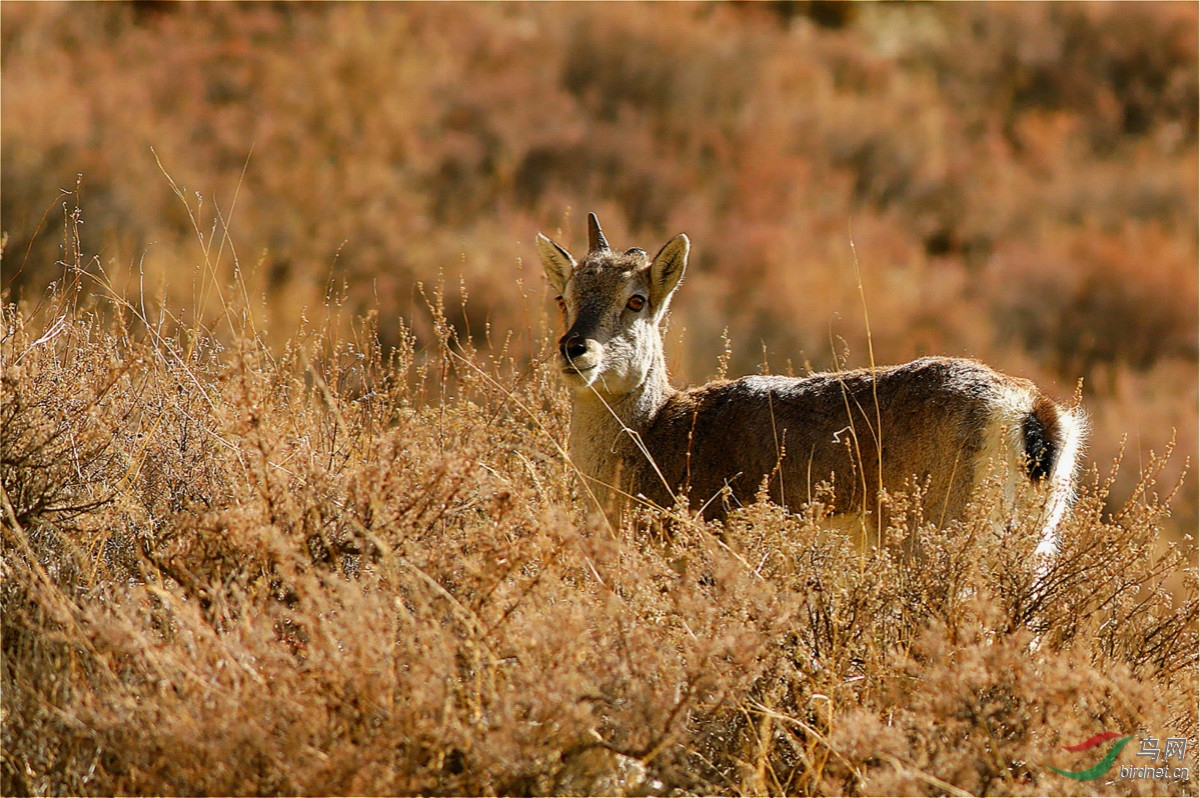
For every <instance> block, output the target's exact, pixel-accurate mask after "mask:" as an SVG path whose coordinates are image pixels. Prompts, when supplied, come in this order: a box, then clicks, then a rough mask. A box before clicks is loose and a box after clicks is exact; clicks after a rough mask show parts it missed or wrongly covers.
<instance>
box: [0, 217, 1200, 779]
mask: <svg viewBox="0 0 1200 798" xmlns="http://www.w3.org/2000/svg"><path fill="white" fill-rule="evenodd" d="M66 237H67V240H68V241H69V242H70V241H72V240H73V231H72V228H70V227H68V230H67V233H66ZM71 248H72V249H73V250H75V251H78V248H77V247H75V246H74V245H72V247H71ZM87 265H88V264H87V262H86V261H85V260H79V261H77V262H76V263H75V264H74V266H73V267H72V269H70V270H68V271H67V272H66V274H65V276H64V279H63V280H62V281H61V282H60V283H58V284H57V285H56V287H55V289H54V290H53V291H52V292H51V293H50V294H48V295H47V296H46V297H45V299H44V301H42V302H41V303H40V304H39V305H38V306H36V307H34V306H31V305H23V306H15V305H6V306H5V307H4V309H3V331H2V349H0V357H2V365H3V369H4V372H3V375H4V376H3V380H4V383H3V404H2V411H0V416H2V417H0V423H2V425H3V430H4V438H3V451H2V456H3V474H2V479H3V488H4V493H3V499H4V506H3V508H0V509H2V511H3V519H2V523H0V528H2V530H3V536H4V537H3V555H4V558H3V568H4V573H3V587H2V588H0V590H2V593H0V612H2V613H3V616H2V621H3V654H4V657H3V686H4V689H3V711H4V727H3V743H4V744H3V751H4V753H3V759H2V766H3V770H2V776H3V785H2V789H3V792H4V793H5V794H80V795H85V794H86V795H91V794H96V795H100V794H114V793H121V794H151V793H158V794H162V793H172V794H196V793H205V794H207V793H222V794H259V793H272V794H279V793H283V794H296V793H305V794H400V793H438V794H496V793H499V794H538V793H541V794H545V793H607V794H618V793H619V794H645V793H651V794H684V793H724V794H758V793H763V792H770V793H784V792H786V793H798V794H831V793H833V794H836V793H848V794H875V793H892V794H912V793H918V794H925V793H946V792H955V791H959V790H961V791H966V792H970V793H976V794H981V793H990V794H995V793H1013V794H1046V793H1075V792H1079V791H1081V790H1086V791H1088V792H1091V791H1096V792H1100V793H1105V794H1109V793H1112V794H1128V793H1131V792H1132V793H1137V792H1140V791H1148V792H1164V791H1165V792H1171V793H1179V794H1185V793H1188V792H1189V791H1190V790H1191V789H1192V787H1193V785H1194V782H1187V783H1180V782H1156V781H1152V780H1146V781H1136V780H1128V779H1125V780H1119V779H1115V778H1110V779H1109V780H1108V781H1100V782H1088V783H1086V785H1081V784H1079V783H1076V782H1072V781H1069V780H1067V779H1065V778H1063V777H1060V776H1057V775H1055V774H1054V773H1053V772H1051V771H1050V770H1049V765H1052V764H1054V765H1058V766H1065V767H1068V768H1070V767H1075V766H1076V763H1075V761H1072V760H1070V759H1069V757H1070V755H1068V754H1065V753H1064V752H1063V751H1062V750H1061V746H1063V745H1067V744H1072V743H1075V742H1078V741H1079V740H1082V739H1085V738H1086V737H1089V736H1091V735H1092V734H1094V733H1096V732H1098V731H1102V730H1114V729H1115V730H1119V731H1120V732H1121V733H1123V734H1133V735H1140V736H1158V737H1166V736H1187V737H1188V738H1189V749H1188V750H1189V758H1188V761H1187V764H1188V765H1189V766H1190V767H1192V768H1193V771H1192V772H1193V773H1195V772H1197V771H1196V770H1195V767H1196V757H1195V752H1196V750H1197V741H1196V739H1195V729H1196V728H1197V717H1196V705H1197V704H1196V702H1197V699H1198V696H1197V685H1196V680H1195V674H1196V667H1197V630H1196V617H1197V596H1196V572H1195V569H1194V568H1188V567H1187V566H1188V562H1187V555H1185V553H1184V552H1183V550H1181V549H1179V548H1177V547H1169V548H1167V549H1166V550H1165V551H1160V550H1159V548H1158V547H1157V544H1158V543H1159V541H1160V540H1161V525H1162V521H1163V518H1164V517H1165V516H1166V514H1167V512H1168V507H1169V502H1170V500H1171V496H1170V490H1167V492H1166V493H1163V492H1162V491H1163V490H1164V488H1168V489H1169V488H1170V485H1166V486H1164V485H1159V484H1158V482H1157V478H1158V475H1159V473H1160V470H1161V468H1162V466H1163V463H1164V462H1165V457H1166V455H1165V454H1164V457H1163V459H1159V460H1156V461H1154V462H1151V463H1148V464H1147V465H1146V467H1145V468H1144V469H1142V471H1141V481H1142V482H1141V484H1140V485H1139V488H1138V490H1137V491H1135V492H1134V493H1133V494H1132V495H1130V496H1128V497H1120V500H1119V502H1118V505H1119V507H1120V509H1119V511H1118V512H1116V513H1115V514H1110V513H1108V512H1107V511H1106V510H1105V506H1106V503H1108V504H1112V502H1109V501H1108V498H1109V497H1108V493H1109V488H1110V484H1111V482H1112V478H1111V477H1106V478H1105V479H1100V478H1099V476H1097V475H1096V474H1092V475H1091V476H1090V477H1088V478H1086V479H1085V487H1084V490H1083V495H1082V498H1081V500H1080V502H1079V504H1078V506H1077V508H1076V510H1075V512H1074V514H1073V516H1072V517H1071V519H1070V521H1069V524H1068V526H1067V528H1066V529H1065V540H1066V542H1065V547H1064V551H1063V555H1062V557H1061V558H1060V559H1059V560H1058V561H1057V563H1056V564H1055V565H1054V567H1053V568H1052V569H1050V570H1049V571H1048V572H1046V573H1044V574H1038V573H1037V572H1036V571H1035V569H1034V568H1033V566H1032V562H1031V559H1030V556H1029V554H1030V552H1032V550H1033V548H1034V546H1035V544H1036V535H1037V531H1036V530H1034V529H1030V528H1029V527H1028V524H1022V523H1019V522H1018V523H1014V524H1013V525H1012V526H1011V528H1008V529H1003V530H997V529H995V528H993V527H992V526H991V525H990V524H988V523H987V522H986V521H985V520H984V519H985V518H986V516H987V507H986V506H984V507H980V508H979V515H978V517H972V518H970V519H968V520H967V521H966V522H965V523H964V524H961V525H955V526H953V527H951V528H950V529H948V530H946V531H944V532H939V531H935V530H934V529H933V528H932V527H925V528H924V529H923V531H922V533H921V534H922V548H923V552H924V559H923V560H922V561H920V562H919V563H914V562H910V561H906V560H905V559H904V558H902V557H900V556H898V555H897V554H896V553H895V552H897V551H899V549H900V548H901V547H899V546H893V547H890V548H887V547H885V548H884V549H881V550H873V551H871V552H868V553H865V554H860V553H856V552H855V551H854V550H853V548H852V547H850V546H847V545H846V544H845V542H844V541H843V540H842V539H840V538H839V537H837V536H831V535H830V534H828V533H822V532H821V531H820V527H819V523H818V522H819V521H820V518H821V514H822V510H821V508H820V507H813V508H811V510H810V512H808V513H807V514H805V515H802V516H795V515H788V514H786V513H784V512H783V511H781V510H780V509H779V508H776V507H773V506H771V505H768V504H760V505H756V506H753V507H751V508H748V509H747V510H745V511H743V512H741V513H739V514H738V515H736V516H735V517H734V518H733V519H732V520H731V521H730V522H729V523H728V525H727V526H725V527H720V526H715V525H713V526H704V525H701V524H699V523H696V522H691V521H681V520H676V521H674V522H672V523H669V524H665V525H664V523H662V521H663V520H664V519H663V518H661V517H660V516H658V515H656V514H650V515H648V516H646V517H644V518H643V519H641V520H642V524H641V525H639V526H636V527H635V526H630V527H627V528H623V529H620V530H609V529H607V528H605V527H604V526H601V525H597V524H596V523H594V522H592V521H589V520H588V516H587V513H586V512H585V511H584V509H583V508H584V502H583V501H582V500H581V498H580V497H578V496H577V495H575V490H576V488H575V487H574V485H575V483H574V480H573V479H572V476H573V475H572V472H571V469H570V467H569V465H568V464H567V463H566V462H565V461H564V460H563V458H562V457H561V456H560V453H561V450H560V449H559V448H558V442H560V441H562V440H563V439H564V432H565V424H566V418H567V409H566V399H565V396H564V394H563V391H562V389H561V388H559V387H558V386H557V385H556V384H555V382H554V374H553V369H552V368H550V367H549V366H548V365H547V363H548V359H547V358H546V357H544V356H543V355H544V354H545V352H544V351H539V353H538V356H537V357H535V358H534V360H533V362H532V365H526V364H525V362H524V361H523V360H519V359H517V358H514V357H511V356H509V355H508V354H507V353H505V352H504V351H503V350H502V349H500V350H498V352H497V353H495V354H493V355H484V354H481V353H479V352H476V351H475V350H474V348H473V346H472V344H471V342H470V341H469V340H461V341H460V340H457V339H456V336H455V335H454V332H453V328H451V327H450V326H449V325H448V324H447V323H446V322H445V319H444V315H443V313H442V312H441V311H439V310H438V308H439V307H440V304H439V303H440V299H439V296H440V295H439V294H438V293H436V292H435V293H434V295H433V296H432V301H431V304H432V307H433V309H434V310H433V315H434V318H435V319H436V321H437V329H438V330H439V331H440V334H441V335H442V336H443V337H442V338H441V339H440V343H439V344H438V345H437V346H435V347H431V348H428V349H424V350H418V349H417V348H416V346H415V345H414V339H413V337H412V336H411V334H408V333H407V332H403V331H402V333H401V335H400V341H401V345H400V346H398V347H396V348H394V349H392V350H391V352H390V353H389V354H388V355H386V356H385V355H384V354H383V349H382V347H381V346H380V344H379V340H378V334H377V331H376V329H375V319H374V318H373V317H368V318H360V319H357V320H353V321H352V323H345V322H344V320H342V319H339V318H338V316H339V315H340V314H342V313H344V312H345V311H344V310H343V309H341V308H339V306H338V304H337V302H336V301H331V302H330V303H329V305H328V306H327V308H326V309H327V311H328V318H327V320H326V321H324V322H322V323H310V324H308V325H306V326H305V327H303V328H302V329H301V331H300V333H299V334H298V335H297V336H296V337H295V338H294V339H293V340H291V341H288V342H286V344H285V345H284V346H283V347H282V353H280V354H277V353H274V352H273V351H272V350H271V349H270V348H268V347H266V346H264V345H263V343H262V342H261V341H260V340H259V339H258V338H256V336H255V334H254V330H253V329H252V327H251V325H250V323H249V322H248V321H247V320H248V319H250V318H252V317H253V315H254V314H253V313H251V312H249V309H248V308H246V307H243V306H241V305H239V304H237V303H236V302H231V303H230V304H229V305H227V306H226V307H225V309H224V311H223V313H222V317H221V318H219V319H210V320H209V321H208V323H207V324H205V325H204V326H203V327H198V326H190V325H187V324H180V323H178V322H177V321H176V320H175V319H173V318H172V317H171V314H170V313H169V311H168V309H167V308H165V307H163V306H161V305H160V306H153V305H148V306H146V307H145V308H143V306H142V305H141V304H140V303H130V302H126V301H125V300H123V299H121V298H119V297H115V296H111V292H109V287H108V286H105V285H104V284H103V283H102V282H101V284H100V285H98V286H96V287H95V288H96V289H97V290H93V291H92V292H90V295H91V296H93V297H97V296H101V295H103V294H105V293H110V296H109V298H108V299H84V298H81V297H84V294H83V292H81V291H80V290H79V288H78V285H79V282H80V281H83V280H88V279H92V277H91V276H90V275H89V274H88V272H87V270H86V269H85V268H83V267H85V266H87ZM211 290H215V287H213V289H211ZM223 291H224V292H225V294H226V295H227V296H237V295H239V293H240V292H239V291H238V290H237V285H236V284H231V285H228V286H225V287H224V288H223ZM539 324H540V325H545V324H546V321H545V319H544V318H543V319H541V320H540V321H539ZM220 329H224V330H226V331H225V332H222V333H220V334H217V333H213V332H211V331H210V330H220ZM343 329H351V330H353V331H354V333H353V334H352V335H351V336H348V337H346V338H341V337H339V336H340V332H339V331H340V330H343ZM531 334H532V333H531ZM895 501H897V502H899V503H900V507H901V509H902V505H903V497H896V498H895ZM897 515H898V517H899V519H900V520H899V521H898V522H897V524H898V526H897V528H895V529H893V530H891V534H892V536H893V537H895V538H896V539H897V540H899V539H900V538H901V537H902V536H904V535H906V534H907V530H908V528H909V525H910V524H916V525H918V526H919V525H920V519H917V518H912V517H908V518H905V517H904V513H903V512H898V513H897ZM655 530H657V531H655ZM1169 577H1175V578H1176V579H1177V580H1179V582H1180V585H1181V586H1180V587H1179V588H1178V589H1177V591H1176V594H1175V595H1174V596H1172V595H1170V594H1169V593H1168V592H1167V591H1166V590H1165V589H1164V587H1163V585H1164V582H1165V580H1166V579H1168V578H1169ZM1035 637H1036V638H1037V640H1038V644H1037V645H1036V646H1031V642H1032V641H1033V640H1034V639H1035Z"/></svg>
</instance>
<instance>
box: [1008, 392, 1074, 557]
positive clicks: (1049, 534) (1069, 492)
mask: <svg viewBox="0 0 1200 798" xmlns="http://www.w3.org/2000/svg"><path fill="white" fill-rule="evenodd" d="M1087 432H1088V423H1087V416H1086V415H1084V413H1083V410H1082V409H1081V408H1078V407H1076V408H1072V409H1070V410H1068V409H1064V408H1061V407H1059V406H1058V405H1056V404H1054V403H1053V402H1051V401H1050V400H1049V399H1047V398H1046V397H1045V396H1041V395H1039V396H1038V397H1037V398H1036V399H1034V401H1033V405H1032V407H1031V408H1030V410H1029V412H1028V413H1026V415H1025V418H1024V420H1023V422H1022V433H1023V435H1022V439H1023V442H1024V449H1025V452H1024V454H1025V469H1026V475H1027V476H1028V477H1029V479H1030V481H1031V482H1034V483H1039V482H1043V481H1046V482H1048V483H1049V495H1048V496H1047V498H1046V503H1045V510H1044V516H1043V517H1044V521H1043V524H1042V533H1041V537H1040V540H1039V542H1038V546H1037V549H1036V552H1035V553H1036V555H1037V556H1039V557H1053V556H1054V555H1055V554H1056V553H1057V552H1058V545H1059V533H1058V526H1059V524H1060V523H1062V519H1063V516H1064V515H1066V512H1067V509H1068V508H1069V507H1070V506H1071V505H1072V504H1073V503H1074V501H1075V477H1076V475H1077V473H1078V471H1079V466H1080V463H1081V461H1082V459H1083V448H1084V444H1085V443H1086V441H1087Z"/></svg>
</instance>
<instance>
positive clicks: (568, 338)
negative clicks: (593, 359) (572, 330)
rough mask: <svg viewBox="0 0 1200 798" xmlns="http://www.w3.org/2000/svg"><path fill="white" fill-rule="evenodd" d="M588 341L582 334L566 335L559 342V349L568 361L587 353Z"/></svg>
mask: <svg viewBox="0 0 1200 798" xmlns="http://www.w3.org/2000/svg"><path fill="white" fill-rule="evenodd" d="M587 349H588V348H587V342H586V341H585V340H584V339H583V337H582V336H580V335H575V334H572V335H564V336H563V337H562V339H561V340H559V342H558V351H559V352H561V353H562V356H563V358H564V359H566V360H567V361H571V360H574V359H575V358H577V357H583V356H584V355H585V354H587Z"/></svg>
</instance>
